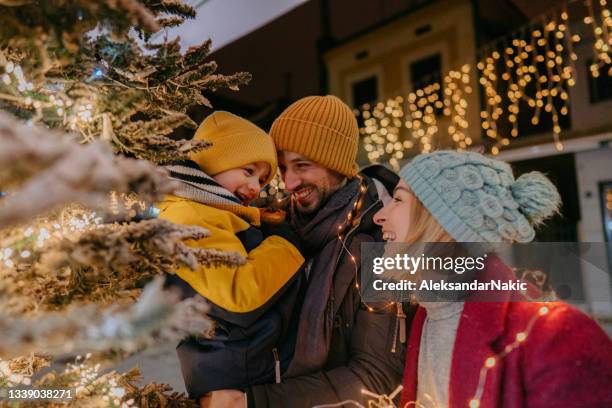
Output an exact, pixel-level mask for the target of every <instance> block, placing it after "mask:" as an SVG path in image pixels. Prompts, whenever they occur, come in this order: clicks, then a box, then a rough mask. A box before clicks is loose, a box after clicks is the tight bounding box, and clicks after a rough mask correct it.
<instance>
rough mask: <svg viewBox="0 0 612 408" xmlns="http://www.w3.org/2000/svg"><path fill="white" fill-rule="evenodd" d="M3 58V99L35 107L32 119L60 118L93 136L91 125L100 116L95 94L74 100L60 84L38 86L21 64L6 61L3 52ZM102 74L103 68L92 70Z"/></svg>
mask: <svg viewBox="0 0 612 408" xmlns="http://www.w3.org/2000/svg"><path fill="white" fill-rule="evenodd" d="M0 53H1V52H0ZM0 61H5V63H4V64H3V65H2V64H1V63H0V68H3V70H4V74H2V77H1V78H2V84H4V88H3V89H2V92H0V99H7V100H11V101H13V102H18V103H21V104H22V105H23V107H24V108H26V109H32V110H34V111H35V112H36V114H35V115H34V116H33V122H36V121H38V120H40V119H41V118H43V117H46V118H51V119H57V120H58V121H60V122H62V123H63V124H65V125H68V126H69V127H70V128H71V129H72V130H78V131H80V132H81V134H82V135H83V138H84V140H86V141H89V140H90V139H91V136H90V134H91V130H92V129H93V127H92V126H94V125H95V123H94V122H95V121H96V119H98V116H97V115H94V106H95V100H96V96H95V95H90V94H83V95H80V96H79V97H78V98H77V99H72V98H71V97H69V96H67V95H66V94H65V93H64V92H63V85H62V84H61V83H58V84H52V85H49V86H47V87H39V86H37V85H35V84H34V83H32V82H31V81H29V80H28V79H27V78H26V76H25V74H24V72H23V69H22V68H21V66H20V65H19V64H18V63H16V62H14V61H7V59H6V57H5V56H4V55H3V54H1V55H0ZM98 71H99V72H98ZM102 76H103V71H102V70H101V69H95V70H94V72H93V73H92V78H96V79H97V78H101V77H102ZM2 84H0V85H2ZM100 117H101V116H100Z"/></svg>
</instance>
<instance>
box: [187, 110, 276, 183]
mask: <svg viewBox="0 0 612 408" xmlns="http://www.w3.org/2000/svg"><path fill="white" fill-rule="evenodd" d="M193 138H194V139H195V140H208V141H210V142H212V146H211V147H209V148H208V149H204V150H202V151H200V152H197V153H192V154H191V155H190V159H191V160H193V161H194V162H196V163H197V164H198V166H200V168H201V169H202V171H203V172H205V173H206V174H208V175H209V176H214V175H215V174H218V173H221V172H223V171H226V170H230V169H235V168H238V167H242V166H245V165H247V164H250V163H255V162H264V163H268V164H269V165H270V174H269V175H268V178H267V180H266V183H268V182H270V180H272V178H273V177H274V175H275V174H276V168H277V161H276V148H275V147H274V142H273V141H272V138H271V137H270V136H269V135H268V134H267V133H266V132H264V131H263V130H262V129H260V128H259V127H258V126H257V125H255V124H253V123H252V122H250V121H248V120H246V119H243V118H241V117H240V116H236V115H234V114H232V113H229V112H224V111H217V112H214V113H213V114H211V115H210V116H208V117H207V118H206V119H204V121H203V122H202V124H200V127H199V128H198V130H197V131H196V133H195V136H194V137H193Z"/></svg>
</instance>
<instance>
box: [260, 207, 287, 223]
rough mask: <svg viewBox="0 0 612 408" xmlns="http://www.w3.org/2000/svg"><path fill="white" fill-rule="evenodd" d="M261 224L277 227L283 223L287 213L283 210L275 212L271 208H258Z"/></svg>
mask: <svg viewBox="0 0 612 408" xmlns="http://www.w3.org/2000/svg"><path fill="white" fill-rule="evenodd" d="M259 212H260V215H261V223H262V224H272V225H278V224H281V223H282V222H284V221H285V218H287V213H286V212H285V211H283V210H275V209H273V208H269V207H268V208H260V209H259Z"/></svg>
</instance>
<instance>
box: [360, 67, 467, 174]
mask: <svg viewBox="0 0 612 408" xmlns="http://www.w3.org/2000/svg"><path fill="white" fill-rule="evenodd" d="M470 71H471V67H470V65H468V64H465V65H463V66H462V67H461V69H460V70H456V71H450V72H449V73H448V74H447V75H445V76H444V78H443V79H444V81H443V83H444V87H442V85H441V84H440V83H438V82H434V83H432V84H430V85H427V86H425V87H424V88H422V89H417V90H415V91H414V92H411V93H410V94H408V95H407V96H406V97H405V98H404V97H403V96H397V97H396V98H392V99H387V100H386V101H385V102H379V103H377V104H374V105H370V104H365V105H363V106H362V108H361V110H356V111H355V114H356V115H357V116H360V117H361V119H362V120H363V126H362V127H361V128H360V133H361V135H362V136H363V148H364V150H365V152H366V154H367V157H368V160H369V162H370V163H380V162H384V161H386V162H388V163H389V165H390V166H391V167H392V168H393V169H394V170H396V171H397V170H399V167H400V160H402V159H404V158H405V156H406V152H407V151H409V150H411V149H416V150H417V151H419V152H421V153H427V152H430V151H432V150H433V148H434V145H435V143H434V139H435V138H436V136H437V135H438V134H439V133H440V128H439V124H438V118H439V115H440V113H441V114H442V116H444V117H448V118H450V120H449V121H448V122H449V124H448V126H447V129H446V130H447V134H448V136H449V138H450V139H451V140H452V143H453V145H454V146H455V147H456V148H458V149H465V148H467V147H468V146H469V145H471V144H472V138H470V137H469V136H467V129H468V127H469V123H468V121H467V110H468V103H467V99H466V95H468V94H470V93H472V87H471V82H470V81H471V78H470ZM442 89H444V91H443V92H441V91H442Z"/></svg>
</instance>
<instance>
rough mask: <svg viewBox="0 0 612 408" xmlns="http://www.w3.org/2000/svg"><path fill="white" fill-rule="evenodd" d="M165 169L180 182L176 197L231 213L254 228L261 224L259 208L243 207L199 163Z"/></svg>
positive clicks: (181, 163) (184, 162)
mask: <svg viewBox="0 0 612 408" xmlns="http://www.w3.org/2000/svg"><path fill="white" fill-rule="evenodd" d="M165 168H166V169H167V170H168V171H169V172H170V178H171V179H173V180H176V181H179V182H180V184H179V187H178V188H177V189H176V190H175V191H174V195H176V196H179V197H183V198H186V199H188V200H193V201H197V202H198V203H201V204H205V205H209V206H211V207H215V208H220V209H222V210H227V211H230V212H232V213H234V214H236V215H237V216H239V217H240V218H242V219H244V220H245V221H247V222H248V223H250V224H252V225H254V226H259V225H260V224H261V221H260V212H259V210H258V209H257V208H255V207H248V206H245V205H243V204H242V203H241V202H240V200H239V199H238V197H236V196H235V195H234V194H232V193H231V192H230V191H228V190H227V189H226V188H224V187H223V186H221V185H220V184H219V183H217V181H216V180H215V179H214V178H212V177H210V176H209V175H208V174H206V173H204V172H203V171H202V170H200V166H198V165H197V163H195V162H193V161H191V160H185V161H181V162H176V163H173V164H171V165H168V166H165Z"/></svg>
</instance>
